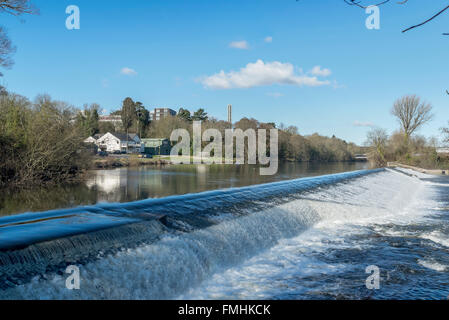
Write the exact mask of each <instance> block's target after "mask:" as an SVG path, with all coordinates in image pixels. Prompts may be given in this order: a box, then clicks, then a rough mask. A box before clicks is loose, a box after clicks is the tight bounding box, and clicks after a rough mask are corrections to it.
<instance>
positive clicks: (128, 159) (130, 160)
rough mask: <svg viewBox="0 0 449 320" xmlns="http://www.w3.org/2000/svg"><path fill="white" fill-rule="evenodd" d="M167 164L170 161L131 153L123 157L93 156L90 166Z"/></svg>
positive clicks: (121, 166)
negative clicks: (141, 156)
mask: <svg viewBox="0 0 449 320" xmlns="http://www.w3.org/2000/svg"><path fill="white" fill-rule="evenodd" d="M169 164H171V161H169V160H167V159H162V158H160V157H157V158H153V159H148V158H139V157H137V156H134V155H131V156H124V157H112V156H109V157H107V158H99V157H95V158H94V159H93V160H92V164H91V167H92V169H113V168H123V167H140V166H164V165H169Z"/></svg>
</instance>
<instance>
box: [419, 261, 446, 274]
mask: <svg viewBox="0 0 449 320" xmlns="http://www.w3.org/2000/svg"><path fill="white" fill-rule="evenodd" d="M418 263H419V264H420V265H422V266H423V267H426V268H428V269H431V270H435V271H439V272H443V271H446V270H447V269H448V268H447V266H444V265H442V264H440V263H438V262H435V261H429V260H422V259H419V260H418Z"/></svg>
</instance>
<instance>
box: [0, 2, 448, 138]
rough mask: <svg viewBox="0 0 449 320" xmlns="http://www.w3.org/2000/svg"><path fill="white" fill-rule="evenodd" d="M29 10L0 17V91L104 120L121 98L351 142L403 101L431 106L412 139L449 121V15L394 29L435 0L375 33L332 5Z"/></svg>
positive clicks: (388, 120) (424, 13)
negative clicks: (3, 53)
mask: <svg viewBox="0 0 449 320" xmlns="http://www.w3.org/2000/svg"><path fill="white" fill-rule="evenodd" d="M34 2H35V4H36V6H37V7H39V8H40V12H41V14H40V15H39V16H24V17H20V18H17V17H12V16H6V15H4V14H3V15H1V21H0V24H2V25H4V26H6V27H7V29H8V32H9V35H10V37H11V39H12V40H13V42H14V44H15V45H16V46H17V53H16V55H15V56H14V59H15V65H14V67H13V68H12V69H11V70H5V71H4V72H3V73H4V75H5V76H4V78H3V79H0V83H2V84H3V85H5V86H7V87H8V89H10V90H12V91H15V92H17V93H20V94H22V95H25V96H27V97H30V98H33V97H35V96H36V95H37V94H39V93H48V94H50V95H51V96H52V97H53V98H55V99H59V100H64V101H67V102H70V103H72V104H73V105H75V106H78V107H81V106H82V105H83V104H84V103H93V102H97V103H99V104H100V105H101V106H102V108H104V109H106V110H108V111H112V110H116V109H118V108H119V106H120V105H121V101H122V100H123V99H124V98H125V97H127V96H130V97H132V98H133V99H134V100H138V101H142V102H143V103H144V105H145V106H147V108H153V107H170V108H173V109H176V110H177V109H179V107H187V108H188V109H191V110H194V109H197V108H200V107H202V108H205V109H206V110H207V111H208V112H209V114H210V115H211V116H214V117H217V118H219V119H226V115H227V108H226V107H227V105H228V104H232V105H233V106H234V119H240V118H241V117H254V118H256V119H258V120H260V121H264V122H275V123H281V122H282V123H284V124H286V125H296V126H297V127H298V128H299V131H300V133H302V134H311V133H314V132H318V133H320V134H323V135H329V136H330V135H333V134H335V135H336V136H338V137H341V138H343V139H346V140H348V141H353V142H356V143H363V142H364V140H365V136H366V132H367V131H368V130H369V127H367V126H366V125H367V124H373V125H376V126H380V127H383V128H386V129H387V130H388V131H390V132H392V131H393V130H395V129H396V128H397V127H398V125H397V123H396V121H395V120H394V119H393V117H392V116H391V115H390V112H389V111H390V109H391V106H392V104H393V102H394V100H395V99H397V98H399V97H401V96H402V95H405V94H410V93H412V94H417V95H419V96H421V97H422V98H423V99H425V100H427V101H429V102H431V103H432V104H433V106H434V113H435V120H434V121H433V122H432V123H430V124H429V125H427V126H426V127H425V128H423V129H422V130H421V131H420V134H423V135H426V136H428V137H429V136H438V135H439V128H440V127H442V126H444V125H446V124H447V120H449V96H448V95H446V94H445V90H446V89H449V77H448V74H449V72H448V71H449V61H448V59H447V54H448V52H449V37H447V36H446V37H445V36H442V35H441V33H442V32H449V23H448V22H449V14H446V15H443V16H441V17H439V18H438V19H437V20H435V21H433V22H432V23H430V24H428V25H426V26H424V27H422V28H419V29H416V30H413V31H410V32H408V33H406V34H402V33H401V32H400V31H401V30H402V29H403V28H404V27H408V26H410V25H413V24H416V23H418V22H421V21H422V20H425V19H426V18H428V17H430V16H432V15H433V14H434V13H436V12H437V11H438V10H439V9H441V8H442V7H444V5H447V1H443V0H441V1H440V0H432V1H431V3H432V4H429V3H426V4H424V2H423V1H420V2H418V1H414V2H410V3H409V4H407V5H406V6H400V5H397V4H396V2H393V3H392V4H390V5H385V6H383V7H381V12H380V13H381V15H380V17H381V25H380V26H381V28H380V30H368V29H367V28H366V27H365V20H366V18H367V17H368V15H367V14H366V13H365V12H364V11H363V10H362V9H359V8H355V7H349V6H347V5H345V4H344V2H343V0H341V1H340V0H300V1H294V0H276V1H274V0H213V1H212V0H190V1H186V0H184V1H180V0H164V1H162V0H161V1H156V0H148V1H142V0H128V1H126V2H121V1H120V2H119V1H106V0H95V1H94V0H71V1H65V0H58V1H55V0H51V1H48V0H36V1H34ZM68 5H77V6H78V7H79V8H80V13H81V29H80V30H67V29H66V27H65V20H66V18H67V16H68V15H67V14H66V13H65V9H66V7H67V6H68ZM267 37H271V41H269V39H267ZM317 66H320V68H316V67H317ZM124 68H128V69H130V70H128V69H124ZM314 68H315V72H312V71H313V70H314ZM126 70H128V72H124V71H126ZM131 70H132V71H131ZM133 71H134V72H133ZM221 71H223V73H222V74H221V75H220V72H221Z"/></svg>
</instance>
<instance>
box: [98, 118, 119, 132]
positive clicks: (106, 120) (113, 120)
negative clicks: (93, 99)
mask: <svg viewBox="0 0 449 320" xmlns="http://www.w3.org/2000/svg"><path fill="white" fill-rule="evenodd" d="M98 122H100V123H101V122H102V123H111V124H112V125H113V126H114V128H115V130H116V131H120V130H122V127H123V123H122V116H111V115H109V116H100V117H99V119H98Z"/></svg>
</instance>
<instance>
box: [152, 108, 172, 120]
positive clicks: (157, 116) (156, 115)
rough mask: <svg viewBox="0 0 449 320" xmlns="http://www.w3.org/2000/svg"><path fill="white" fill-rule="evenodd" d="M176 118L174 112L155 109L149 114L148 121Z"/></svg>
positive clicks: (165, 109) (166, 109) (167, 109)
mask: <svg viewBox="0 0 449 320" xmlns="http://www.w3.org/2000/svg"><path fill="white" fill-rule="evenodd" d="M174 116H176V111H175V110H173V109H169V108H156V109H154V110H153V111H151V112H150V121H159V120H161V119H164V118H166V117H174Z"/></svg>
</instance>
